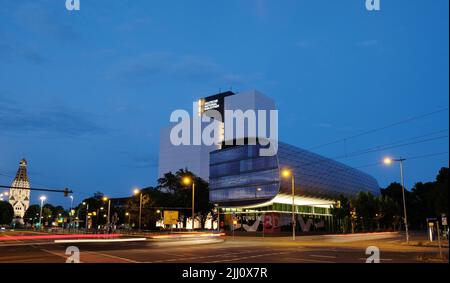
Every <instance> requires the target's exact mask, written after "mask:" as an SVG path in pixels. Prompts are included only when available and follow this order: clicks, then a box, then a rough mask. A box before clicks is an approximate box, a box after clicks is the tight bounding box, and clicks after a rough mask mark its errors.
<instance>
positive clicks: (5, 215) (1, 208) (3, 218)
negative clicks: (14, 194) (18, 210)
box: [0, 201, 14, 225]
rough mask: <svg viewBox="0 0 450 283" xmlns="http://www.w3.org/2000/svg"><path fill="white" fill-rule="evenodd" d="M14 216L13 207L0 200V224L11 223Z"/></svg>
mask: <svg viewBox="0 0 450 283" xmlns="http://www.w3.org/2000/svg"><path fill="white" fill-rule="evenodd" d="M13 217H14V208H13V207H12V205H11V204H10V203H9V202H7V201H0V224H7V225H9V224H11V222H12V220H13Z"/></svg>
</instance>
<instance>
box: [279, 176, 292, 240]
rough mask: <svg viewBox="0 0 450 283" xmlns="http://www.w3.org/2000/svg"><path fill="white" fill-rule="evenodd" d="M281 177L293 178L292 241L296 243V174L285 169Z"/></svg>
mask: <svg viewBox="0 0 450 283" xmlns="http://www.w3.org/2000/svg"><path fill="white" fill-rule="evenodd" d="M281 175H282V176H283V177H285V178H289V177H291V193H292V240H293V241H295V226H296V221H295V182H294V174H293V173H292V172H291V171H290V170H288V169H284V170H283V171H281Z"/></svg>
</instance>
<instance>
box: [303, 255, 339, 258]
mask: <svg viewBox="0 0 450 283" xmlns="http://www.w3.org/2000/svg"><path fill="white" fill-rule="evenodd" d="M309 256H312V257H323V258H337V256H335V255H309Z"/></svg>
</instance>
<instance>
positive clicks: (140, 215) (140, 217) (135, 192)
mask: <svg viewBox="0 0 450 283" xmlns="http://www.w3.org/2000/svg"><path fill="white" fill-rule="evenodd" d="M133 194H134V195H138V194H139V227H138V231H139V232H141V219H142V192H141V190H139V189H134V190H133Z"/></svg>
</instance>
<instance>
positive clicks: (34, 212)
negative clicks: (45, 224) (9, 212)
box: [23, 204, 41, 223]
mask: <svg viewBox="0 0 450 283" xmlns="http://www.w3.org/2000/svg"><path fill="white" fill-rule="evenodd" d="M40 211H41V207H40V206H39V205H37V204H33V205H30V207H28V209H27V211H25V216H24V217H23V218H24V221H25V222H28V223H35V222H37V221H39V213H40ZM36 220H37V221H36Z"/></svg>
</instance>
